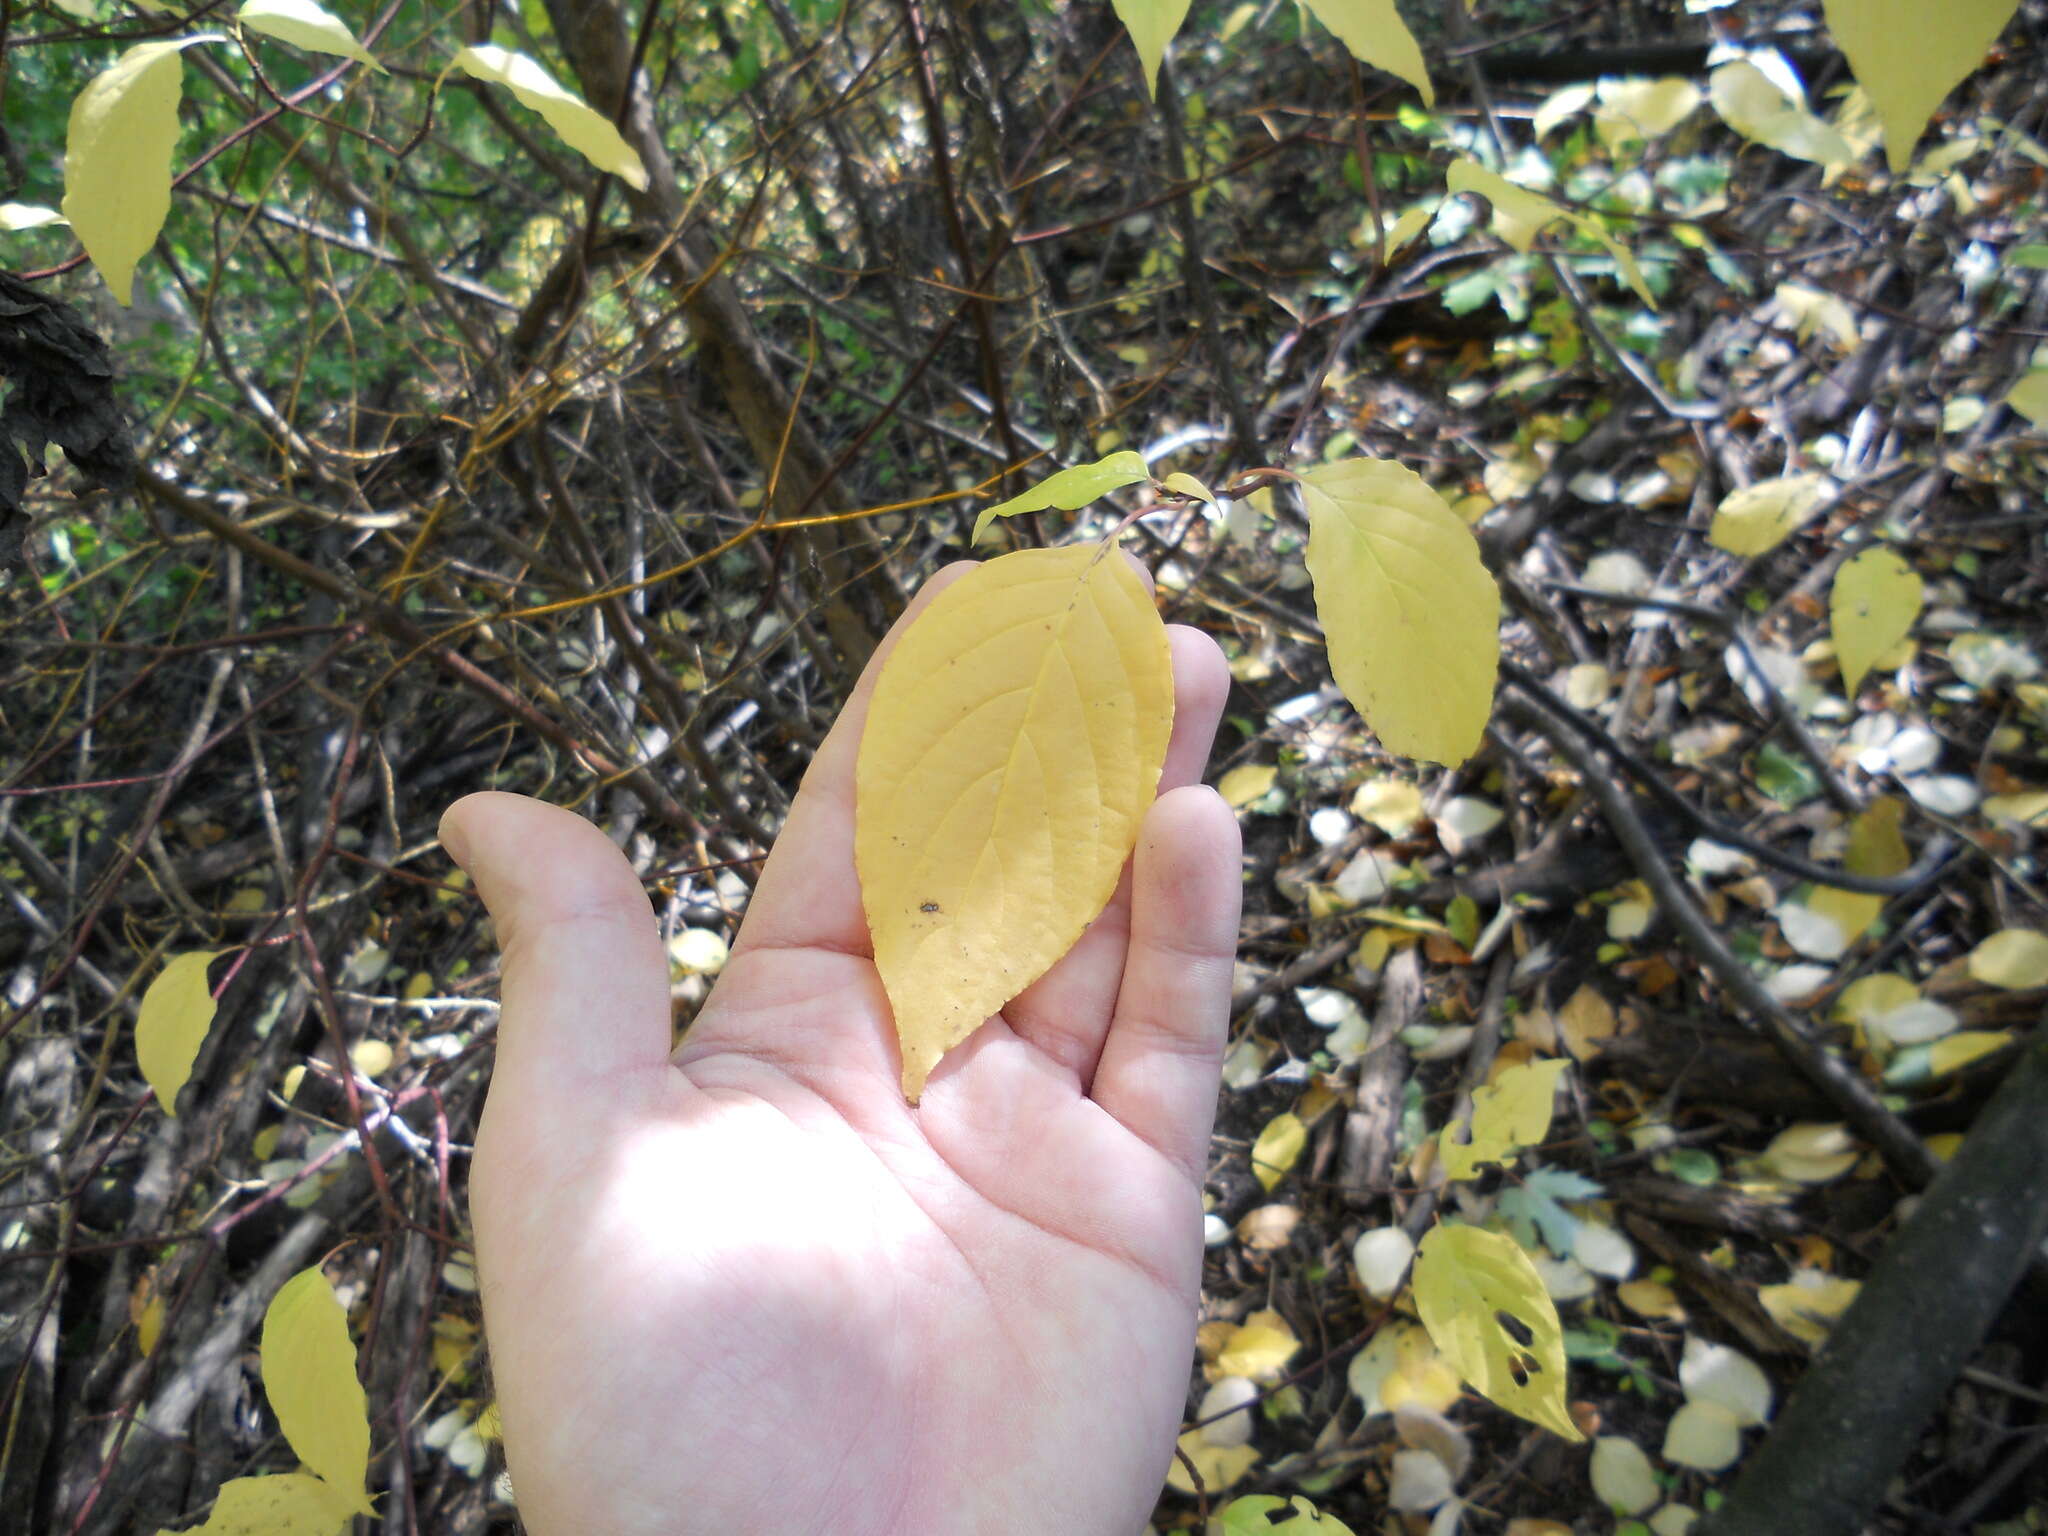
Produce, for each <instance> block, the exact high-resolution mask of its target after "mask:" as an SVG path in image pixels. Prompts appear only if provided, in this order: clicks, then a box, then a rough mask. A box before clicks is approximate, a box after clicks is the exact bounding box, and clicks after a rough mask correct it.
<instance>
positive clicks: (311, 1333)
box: [262, 1267, 373, 1515]
mask: <svg viewBox="0 0 2048 1536" xmlns="http://www.w3.org/2000/svg"><path fill="white" fill-rule="evenodd" d="M262 1359H263V1393H264V1396H266V1397H268V1398H269V1399H270V1411H271V1412H272V1413H274V1414H276V1415H277V1424H278V1428H280V1429H282V1430H283V1431H284V1437H285V1439H286V1440H287V1441H288V1442H290V1444H291V1448H292V1450H293V1451H295V1452H296V1453H297V1454H298V1458H299V1460H300V1461H303V1462H304V1463H305V1464H306V1466H307V1467H308V1468H309V1469H311V1470H312V1471H313V1472H314V1473H315V1474H317V1475H318V1476H319V1477H320V1478H321V1479H322V1480H324V1481H325V1482H326V1484H327V1485H328V1486H330V1487H331V1488H333V1489H334V1491H335V1493H336V1495H337V1496H338V1497H339V1499H340V1502H341V1507H342V1508H343V1509H344V1510H353V1511H354V1512H355V1513H358V1514H365V1515H367V1514H370V1513H372V1512H373V1511H372V1506H371V1504H370V1500H369V1496H368V1495H367V1494H366V1493H364V1491H363V1482H364V1479H365V1478H366V1477H368V1475H369V1471H370V1416H369V1410H368V1408H367V1406H366V1401H365V1398H364V1396H363V1385H362V1383H361V1382H360V1381H359V1380H357V1378H356V1346H355V1343H354V1341H353V1340H351V1339H350V1338H349V1336H348V1314H347V1313H346V1312H344V1311H343V1310H342V1306H341V1302H340V1300H339V1298H337V1297H336V1296H335V1294H334V1287H333V1286H331V1285H329V1284H328V1283H327V1277H326V1276H325V1275H323V1274H322V1273H321V1272H320V1271H319V1269H318V1268H317V1267H316V1268H313V1269H307V1270H301V1271H300V1272H299V1273H298V1274H296V1275H293V1276H292V1277H291V1279H289V1280H287V1281H285V1283H284V1284H283V1285H282V1286H280V1287H279V1288H278V1292H277V1294H276V1295H275V1296H273V1297H272V1298H271V1301H270V1308H269V1310H268V1311H266V1312H265V1313H264V1314H263V1353H262Z"/></svg>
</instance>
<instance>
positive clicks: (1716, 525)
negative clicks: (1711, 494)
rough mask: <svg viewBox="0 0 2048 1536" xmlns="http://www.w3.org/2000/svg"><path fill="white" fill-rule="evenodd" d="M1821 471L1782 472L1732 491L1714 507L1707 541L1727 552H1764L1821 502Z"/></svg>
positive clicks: (1824, 484) (1823, 487) (1823, 483)
mask: <svg viewBox="0 0 2048 1536" xmlns="http://www.w3.org/2000/svg"><path fill="white" fill-rule="evenodd" d="M1826 495H1827V477H1826V476H1825V475H1782V476H1780V477H1779V478H1777V479H1775V480H1759V481H1757V482H1756V484H1754V485H1746V486H1744V487H1743V488H1742V489H1741V490H1739V491H1732V492H1730V493H1729V494H1728V495H1727V496H1725V497H1723V498H1722V500H1721V505H1720V506H1719V507H1718V508H1716V509H1715V512H1714V522H1713V526H1712V527H1711V528H1709V529H1708V530H1707V542H1708V543H1709V544H1712V545H1713V546H1714V547H1715V548H1716V549H1725V550H1727V551H1728V553H1729V554H1731V555H1749V556H1756V555H1765V554H1769V553H1770V552H1771V551H1772V550H1774V549H1776V548H1777V547H1778V546H1779V545H1780V544H1782V543H1784V542H1785V540H1786V539H1788V538H1790V537H1791V536H1792V534H1793V533H1794V532H1795V531H1796V530H1797V529H1798V528H1799V527H1800V526H1801V525H1802V524H1803V523H1805V522H1807V521H1808V520H1809V519H1811V518H1812V517H1813V515H1814V514H1815V513H1816V512H1818V511H1820V509H1821V508H1822V506H1824V505H1825V504H1826V503H1825V500H1824V498H1825V497H1826Z"/></svg>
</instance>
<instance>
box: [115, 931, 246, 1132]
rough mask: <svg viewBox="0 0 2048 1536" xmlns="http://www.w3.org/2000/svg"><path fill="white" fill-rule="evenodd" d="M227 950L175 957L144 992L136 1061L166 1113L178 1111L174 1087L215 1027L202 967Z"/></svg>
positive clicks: (137, 1023) (182, 1083) (180, 1084)
mask: <svg viewBox="0 0 2048 1536" xmlns="http://www.w3.org/2000/svg"><path fill="white" fill-rule="evenodd" d="M226 953H227V951H226V950H223V949H207V950H193V951H192V952H190V953H189V954H183V955H174V956H172V957H171V960H170V963H169V964H167V965H166V966H165V967H164V968H163V970H162V971H161V972H160V973H159V974H158V976H157V978H156V980H155V981H152V982H151V983H150V984H149V990H148V991H147V992H145V993H143V994H142V1010H141V1013H140V1015H139V1016H138V1017H137V1019H136V1021H135V1061H136V1064H137V1065H138V1066H140V1067H141V1068H142V1076H143V1079H144V1080H145V1081H146V1082H147V1083H148V1084H149V1086H150V1087H152V1088H154V1089H155V1090H156V1100H157V1102H158V1103H159V1104H161V1105H163V1107H164V1113H165V1114H167V1115H171V1116H173V1117H175V1116H176V1115H177V1113H178V1090H179V1089H181V1088H183V1087H184V1086H185V1079H187V1078H188V1077H190V1076H191V1075H192V1062H193V1059H194V1058H195V1057H197V1056H198V1054H199V1047H200V1046H202V1045H204V1044H205V1043H206V1032H207V1031H208V1030H209V1029H211V1028H212V1027H213V1012H214V1001H213V992H212V990H211V989H210V988H209V987H208V986H207V984H206V968H207V966H208V965H210V964H212V963H213V961H215V960H217V959H218V958H219V957H220V956H222V955H224V954H226Z"/></svg>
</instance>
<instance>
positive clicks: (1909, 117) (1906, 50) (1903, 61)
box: [1825, 0, 2018, 174]
mask: <svg viewBox="0 0 2048 1536" xmlns="http://www.w3.org/2000/svg"><path fill="white" fill-rule="evenodd" d="M1825 9H1826V12H1827V19H1828V31H1829V32H1831V33H1833V34H1834V39H1835V41H1836V42H1837V43H1838V44H1840V45H1841V49H1842V52H1843V53H1845V54H1846V55H1848V58H1849V67H1850V68H1851V69H1852V70H1854V71H1855V73H1856V83H1857V84H1858V85H1860V86H1862V87H1863V90H1864V93H1865V94H1866V95H1868V96H1869V97H1870V102H1871V105H1872V106H1874V107H1875V108H1876V109H1877V115H1878V119H1879V120H1880V121H1881V122H1882V123H1883V124H1884V152H1885V158H1886V159H1887V160H1889V161H1890V162H1891V168H1892V171H1893V173H1894V174H1899V173H1902V172H1904V171H1905V169H1906V167H1907V166H1909V165H1911V164H1912V161H1913V146H1914V145H1915V144H1916V143H1918V142H1919V139H1920V132H1921V130H1922V129H1924V128H1925V127H1926V126H1927V120H1928V119H1929V118H1930V117H1932V116H1933V115H1934V109H1935V108H1936V107H1938V106H1940V105H1941V102H1942V98H1943V97H1945V96H1946V95H1948V93H1949V92H1950V91H1952V90H1954V89H1955V87H1956V85H1957V83H1958V82H1960V81H1961V80H1962V78H1963V77H1964V76H1965V75H1967V74H1969V73H1970V72H1971V71H1972V70H1974V69H1975V68H1976V67H1977V66H1978V65H1980V64H1982V63H1983V62H1984V55H1985V53H1986V52H1987V51H1988V50H1989V49H1990V47H1991V45H1992V43H1993V42H1994V41H1996V40H1997V37H1998V34H1999V33H2000V32H2001V31H2003V30H2004V29H2005V24H2006V22H2008V21H2010V20H2011V19H2012V14H2013V12H2014V11H2015V10H2017V9H2018V0H1827V3H1826V7H1825Z"/></svg>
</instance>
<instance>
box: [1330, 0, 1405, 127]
mask: <svg viewBox="0 0 2048 1536" xmlns="http://www.w3.org/2000/svg"><path fill="white" fill-rule="evenodd" d="M1302 3H1303V4H1304V5H1306V6H1307V7H1308V8H1309V11H1310V13H1311V14H1312V15H1314V17H1315V18H1316V20H1317V21H1320V22H1321V23H1322V24H1323V25H1324V26H1326V27H1328V28H1329V29H1330V30H1331V31H1332V32H1334V33H1336V34H1337V37H1338V40H1339V41H1341V42H1342V43H1343V44H1344V46H1345V47H1346V48H1349V49H1350V50H1351V56H1352V57H1353V58H1355V59H1357V60H1359V61H1360V62H1361V63H1365V64H1370V65H1371V66H1372V67H1373V68H1374V69H1384V70H1385V71H1386V72H1387V73H1388V74H1390V75H1394V76H1396V77H1398V78H1400V79H1402V80H1406V81H1407V82H1408V83H1409V84H1410V85H1412V86H1414V87H1415V89H1416V90H1418V91H1420V92H1421V93H1422V102H1423V105H1424V106H1429V107H1433V106H1435V105H1436V88H1435V87H1434V86H1432V85H1431V84H1430V83H1429V68H1428V66H1427V65H1425V64H1424V63H1423V62H1422V50H1421V48H1419V47H1417V46H1416V42H1415V36H1414V34H1413V33H1411V32H1410V31H1409V30H1408V26H1407V23H1406V22H1404V21H1402V20H1401V13H1400V12H1399V11H1397V10H1395V9H1394V0H1302Z"/></svg>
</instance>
